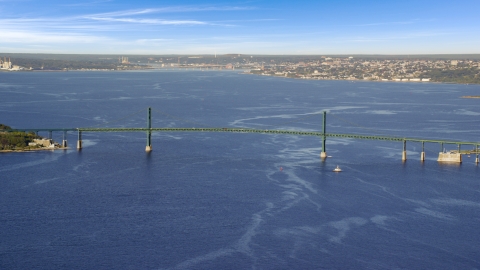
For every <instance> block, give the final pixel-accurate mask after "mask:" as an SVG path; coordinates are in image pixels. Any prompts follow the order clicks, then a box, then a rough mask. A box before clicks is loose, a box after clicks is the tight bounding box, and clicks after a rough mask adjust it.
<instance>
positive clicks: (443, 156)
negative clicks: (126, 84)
mask: <svg viewBox="0 0 480 270" xmlns="http://www.w3.org/2000/svg"><path fill="white" fill-rule="evenodd" d="M326 116H327V112H326V111H324V112H323V125H322V131H321V132H320V131H294V130H278V129H251V128H228V127H222V128H211V127H205V128H195V127H192V128H170V127H168V128H155V127H152V108H150V107H149V108H148V113H147V126H146V127H144V128H97V127H86V128H33V129H32V128H26V129H12V130H10V131H9V132H14V131H20V132H35V133H37V134H38V133H39V132H48V134H49V135H48V138H49V139H52V133H53V132H63V142H62V146H63V147H64V148H66V147H67V132H76V133H77V134H78V140H77V149H78V150H81V149H82V133H84V132H145V133H146V134H147V140H146V147H145V151H146V152H150V151H152V149H153V148H152V132H232V133H261V134H285V135H297V136H298V135H300V136H315V137H319V138H321V141H322V152H321V153H320V158H322V159H325V158H327V151H326V140H327V138H346V139H363V140H380V141H394V142H401V143H402V144H403V151H402V161H406V160H407V149H406V148H407V142H414V143H421V145H422V152H421V154H420V160H421V161H425V143H436V144H439V145H440V152H439V158H438V161H440V162H442V161H445V162H459V163H460V162H462V157H461V155H462V154H475V155H476V159H475V163H476V164H478V163H479V154H480V151H479V146H480V142H464V141H451V140H436V139H419V138H403V137H392V136H383V135H361V134H339V133H327V131H326ZM127 117H128V116H127ZM124 118H126V117H124ZM124 118H122V119H124ZM187 122H189V121H187ZM444 145H456V146H457V150H454V151H450V152H449V153H444ZM462 146H470V147H473V148H474V149H472V150H467V151H462V150H461V147H462Z"/></svg>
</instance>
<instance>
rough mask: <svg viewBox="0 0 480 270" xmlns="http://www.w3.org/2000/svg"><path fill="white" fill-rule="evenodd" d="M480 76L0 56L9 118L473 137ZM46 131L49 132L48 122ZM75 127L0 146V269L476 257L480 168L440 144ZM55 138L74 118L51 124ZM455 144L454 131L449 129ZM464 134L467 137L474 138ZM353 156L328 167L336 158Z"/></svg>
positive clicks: (460, 263)
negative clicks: (271, 70)
mask: <svg viewBox="0 0 480 270" xmlns="http://www.w3.org/2000/svg"><path fill="white" fill-rule="evenodd" d="M467 95H480V86H478V85H456V84H434V83H379V82H351V81H310V80H294V79H288V78H273V77H266V76H253V75H245V74H240V73H238V72H231V71H230V72H226V71H208V72H207V71H180V70H170V71H140V72H52V73H48V72H22V73H20V72H19V73H6V72H3V73H0V123H3V124H6V125H9V126H11V127H13V128H31V129H35V128H77V127H146V125H147V124H146V118H147V108H148V107H151V108H152V126H153V127H188V128H191V127H198V128H200V127H244V128H255V129H283V130H302V131H321V130H322V112H323V111H327V132H331V133H347V134H371V135H386V136H396V137H409V138H422V139H437V140H440V139H442V140H454V141H473V142H477V141H480V136H479V135H480V100H479V99H465V98H461V96H467ZM40 135H43V136H48V134H47V133H46V132H45V133H43V134H42V133H40ZM76 136H77V134H75V133H73V132H70V133H68V137H67V139H68V144H69V146H70V147H71V148H70V149H68V150H56V151H36V152H26V153H0V269H479V268H480V259H479V258H480V248H479V246H480V229H479V223H480V171H479V168H478V165H476V164H475V155H470V156H467V155H465V156H463V163H462V164H442V163H438V162H437V161H436V159H437V157H438V152H440V151H442V150H443V149H441V146H440V145H438V144H434V143H427V144H425V150H426V161H425V162H420V153H421V151H422V148H421V144H420V143H407V150H408V153H407V155H408V160H407V161H406V162H402V161H401V155H402V147H403V145H402V143H399V142H391V141H375V140H354V139H344V138H335V139H332V138H328V139H327V145H326V151H327V154H328V156H329V157H328V158H327V159H326V160H325V161H322V160H321V159H320V157H319V155H320V152H321V138H319V137H309V136H292V135H282V134H276V135H267V134H236V133H199V132H170V133H168V132H154V133H153V136H152V146H153V151H152V152H151V153H146V152H145V145H146V134H145V133H139V132H131V133H129V132H122V133H99V132H98V133H94V132H84V133H83V146H84V148H83V149H82V150H81V151H77V150H76V149H75V146H76V139H77V137H76ZM53 137H54V140H56V141H60V142H61V140H62V139H63V138H62V137H63V133H61V132H54V133H53ZM444 147H445V148H446V150H451V149H456V148H457V146H456V145H444ZM463 149H467V148H465V147H464V148H463ZM337 165H338V166H340V167H341V168H342V170H343V172H341V173H335V172H333V171H332V170H333V169H334V168H335V167H336V166H337Z"/></svg>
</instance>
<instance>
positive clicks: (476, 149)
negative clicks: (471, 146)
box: [475, 144, 478, 164]
mask: <svg viewBox="0 0 480 270" xmlns="http://www.w3.org/2000/svg"><path fill="white" fill-rule="evenodd" d="M475 153H476V154H477V158H476V159H475V163H476V164H478V144H477V145H475Z"/></svg>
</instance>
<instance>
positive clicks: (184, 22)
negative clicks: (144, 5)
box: [85, 17, 209, 25]
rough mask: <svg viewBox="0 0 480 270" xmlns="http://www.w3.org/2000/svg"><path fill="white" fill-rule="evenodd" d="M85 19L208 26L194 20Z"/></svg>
mask: <svg viewBox="0 0 480 270" xmlns="http://www.w3.org/2000/svg"><path fill="white" fill-rule="evenodd" d="M85 18H86V19H91V20H95V21H106V22H124V23H139V24H158V25H207V24H209V23H207V22H202V21H194V20H159V19H132V18H100V17H85Z"/></svg>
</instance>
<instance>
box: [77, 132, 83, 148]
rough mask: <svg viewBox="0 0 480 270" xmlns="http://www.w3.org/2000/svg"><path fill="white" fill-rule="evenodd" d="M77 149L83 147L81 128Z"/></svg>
mask: <svg viewBox="0 0 480 270" xmlns="http://www.w3.org/2000/svg"><path fill="white" fill-rule="evenodd" d="M77 149H78V150H80V149H82V132H81V131H80V130H79V131H78V141H77Z"/></svg>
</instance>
